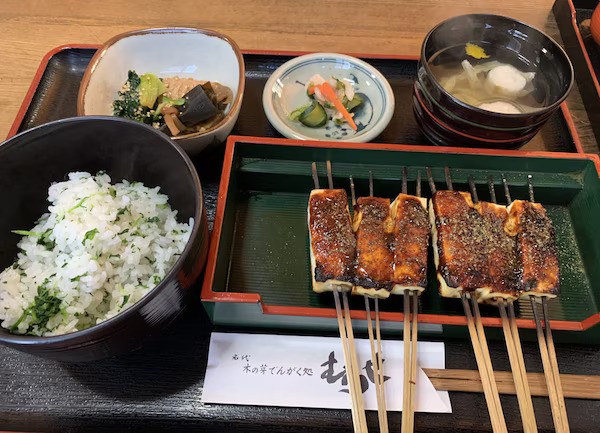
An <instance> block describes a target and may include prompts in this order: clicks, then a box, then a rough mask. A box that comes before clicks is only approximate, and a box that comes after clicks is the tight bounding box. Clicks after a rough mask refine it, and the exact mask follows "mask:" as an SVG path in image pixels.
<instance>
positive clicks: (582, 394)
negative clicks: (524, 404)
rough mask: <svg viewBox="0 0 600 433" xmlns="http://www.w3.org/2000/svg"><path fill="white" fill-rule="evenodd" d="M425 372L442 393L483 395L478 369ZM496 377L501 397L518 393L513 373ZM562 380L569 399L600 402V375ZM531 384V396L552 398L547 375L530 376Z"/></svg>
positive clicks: (432, 370)
mask: <svg viewBox="0 0 600 433" xmlns="http://www.w3.org/2000/svg"><path fill="white" fill-rule="evenodd" d="M423 371H424V372H425V374H426V375H427V377H428V378H429V380H431V383H432V384H433V386H434V387H435V389H437V390H438V391H457V392H483V385H482V383H481V376H480V374H479V371H477V370H454V369H448V370H444V369H435V368H424V369H423ZM494 377H495V378H496V385H497V387H498V392H500V394H507V395H515V394H516V389H515V384H514V380H513V376H512V373H511V372H509V371H495V372H494ZM560 379H561V382H562V384H563V391H564V395H565V397H567V398H579V399H586V400H600V376H586V375H579V374H561V375H560ZM527 383H528V384H529V389H530V391H531V395H533V396H535V397H548V387H547V384H546V378H545V376H544V374H543V373H527Z"/></svg>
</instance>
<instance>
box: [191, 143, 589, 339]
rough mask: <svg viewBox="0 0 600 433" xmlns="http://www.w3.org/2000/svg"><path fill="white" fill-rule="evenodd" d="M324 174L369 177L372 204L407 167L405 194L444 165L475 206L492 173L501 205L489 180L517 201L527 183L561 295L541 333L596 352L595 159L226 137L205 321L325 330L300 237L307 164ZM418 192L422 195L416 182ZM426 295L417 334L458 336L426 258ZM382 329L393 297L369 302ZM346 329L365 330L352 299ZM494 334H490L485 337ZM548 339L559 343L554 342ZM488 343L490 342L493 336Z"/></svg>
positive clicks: (329, 307)
mask: <svg viewBox="0 0 600 433" xmlns="http://www.w3.org/2000/svg"><path fill="white" fill-rule="evenodd" d="M327 160H331V162H332V165H333V177H334V179H333V180H334V184H335V186H336V187H338V188H346V189H347V190H349V176H350V175H352V176H353V177H354V181H355V184H356V189H357V195H359V196H360V195H366V194H368V177H369V171H372V172H373V176H374V190H375V195H376V196H381V197H388V198H390V199H393V198H394V197H395V196H396V195H397V194H398V192H399V191H400V187H401V181H400V177H401V173H402V167H403V166H406V167H407V168H408V179H409V182H408V188H409V192H411V191H412V192H414V190H415V181H416V177H417V171H418V170H420V171H421V173H422V175H423V178H424V179H425V176H424V175H425V167H431V169H432V173H433V177H434V180H435V181H436V183H437V185H438V187H440V188H442V187H443V186H444V171H443V170H444V167H445V166H448V167H450V168H451V172H452V178H453V181H454V188H455V189H461V190H465V191H468V184H467V178H468V176H469V175H471V176H473V177H474V179H475V182H476V184H477V189H478V195H479V198H480V199H481V200H489V192H488V186H487V181H488V178H489V176H493V178H494V179H495V183H496V191H497V196H498V197H503V194H502V188H501V182H500V179H501V174H504V175H505V176H506V178H507V180H508V184H509V186H510V192H511V195H512V198H513V199H517V198H521V199H526V198H527V197H528V193H527V175H528V174H531V175H532V176H533V185H534V188H535V196H536V201H538V202H540V203H543V204H544V205H545V207H546V208H547V210H548V213H549V216H550V217H551V219H552V220H553V223H554V225H555V228H556V232H557V244H558V250H559V261H560V267H561V269H560V272H561V288H562V292H561V295H560V297H559V298H557V299H554V300H551V301H550V302H549V306H550V317H551V319H552V322H551V323H552V327H553V329H555V330H562V331H583V332H578V333H573V332H571V333H568V339H569V341H577V340H579V341H585V342H587V343H589V342H590V341H597V342H598V343H600V331H599V330H600V327H596V328H595V327H594V325H596V324H597V323H598V322H600V312H599V310H598V301H599V300H600V230H599V229H598V223H599V222H600V181H599V177H598V173H599V170H600V160H599V159H598V157H597V156H596V155H583V154H566V153H555V152H554V153H548V152H524V151H495V150H473V149H462V148H434V147H424V146H403V145H382V144H342V143H339V142H329V143H328V142H308V141H304V142H302V141H295V140H286V139H273V138H264V137H263V138H259V137H236V136H232V137H230V138H229V140H228V142H227V149H226V155H225V162H224V166H223V172H222V175H221V184H220V190H219V196H218V205H217V213H216V216H215V224H214V231H213V235H212V240H211V246H210V252H209V258H208V263H207V270H206V274H205V278H204V284H203V288H202V301H203V303H204V306H205V308H206V310H207V312H208V314H209V316H210V318H211V320H212V321H213V322H214V323H215V324H219V325H230V326H250V327H269V328H279V329H281V328H287V329H298V330H304V331H325V330H334V329H337V321H336V314H335V308H334V303H333V297H332V296H331V294H328V293H325V294H320V295H319V294H316V293H313V291H312V289H311V281H310V263H309V243H308V228H307V222H306V221H307V213H306V212H307V210H306V208H307V203H308V196H309V193H310V191H311V189H312V188H313V181H312V177H311V163H312V162H313V161H315V162H317V165H318V167H319V174H320V175H321V176H322V178H321V179H322V180H321V181H322V185H325V184H326V183H325V182H326V180H325V161H327ZM422 190H423V195H424V196H426V197H429V196H430V191H429V187H428V186H427V183H426V181H424V182H423V184H422ZM429 281H430V282H429V286H428V287H427V290H426V291H425V292H424V293H423V295H422V296H421V299H420V303H419V326H420V332H424V333H426V334H429V335H431V336H435V335H439V336H442V335H443V336H452V335H459V334H460V335H463V330H462V328H463V325H466V319H465V316H464V312H463V310H462V305H461V303H460V301H459V300H457V299H444V298H441V297H440V296H439V294H438V289H437V281H436V280H435V272H434V268H433V261H432V260H430V264H429ZM380 305H381V311H382V313H381V319H382V321H383V322H382V328H383V329H384V330H387V331H391V332H396V331H400V330H401V328H402V323H401V322H402V320H403V313H402V307H403V304H402V300H401V298H399V297H394V296H392V297H390V298H389V299H388V300H385V301H382V302H380ZM351 309H352V318H353V319H355V325H354V326H355V328H356V329H357V330H361V329H363V328H364V327H365V326H366V321H365V319H366V313H365V311H364V301H363V299H362V297H360V298H359V299H358V298H357V299H351ZM482 314H483V316H484V318H483V323H484V325H486V326H489V327H496V328H498V327H500V326H501V322H500V319H499V315H498V310H497V308H495V307H482ZM517 318H518V320H517V322H518V325H519V327H521V328H530V329H531V328H534V327H535V323H534V321H533V315H532V311H531V307H530V305H529V302H528V301H527V302H526V301H520V302H519V304H518V306H517ZM492 334H494V332H492ZM558 334H559V336H558V338H559V340H561V339H562V340H564V339H565V338H566V337H565V335H560V334H561V333H560V332H559V333H558ZM498 335H500V334H499V333H498Z"/></svg>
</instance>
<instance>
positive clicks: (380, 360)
mask: <svg viewBox="0 0 600 433" xmlns="http://www.w3.org/2000/svg"><path fill="white" fill-rule="evenodd" d="M375 335H376V336H377V367H378V370H379V383H380V384H381V388H380V391H381V404H382V407H383V410H384V414H385V422H384V424H385V426H386V428H388V418H387V404H386V401H385V374H384V372H383V350H382V349H381V326H380V323H379V299H377V298H375Z"/></svg>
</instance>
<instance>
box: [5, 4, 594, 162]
mask: <svg viewBox="0 0 600 433" xmlns="http://www.w3.org/2000/svg"><path fill="white" fill-rule="evenodd" d="M568 1H569V3H571V0H568ZM571 6H572V3H571ZM578 36H579V35H578ZM579 37H580V36H579ZM101 46H102V45H100V44H65V45H59V46H58V47H55V48H53V49H51V50H50V51H48V52H47V53H46V55H44V57H43V58H42V60H41V61H40V64H39V66H38V68H37V70H36V72H35V75H34V76H33V80H32V81H31V84H30V85H29V89H28V90H27V93H26V94H25V97H24V98H23V102H22V103H21V106H20V107H19V111H18V112H17V115H16V117H15V120H14V121H13V123H12V125H11V127H10V129H9V131H8V135H7V136H6V138H7V139H8V138H11V137H13V136H14V135H16V134H17V132H18V130H19V127H20V126H21V124H22V123H23V119H24V118H25V114H26V113H27V110H28V109H29V106H30V105H31V101H32V99H33V96H34V95H35V92H36V91H37V88H38V86H39V84H40V82H41V79H42V76H43V74H44V71H45V70H46V68H47V67H48V62H49V61H50V59H51V58H52V57H53V56H54V55H56V54H58V53H59V52H61V51H64V50H69V49H99V48H100V47H101ZM584 51H585V50H584ZM309 53H310V52H309V51H285V50H242V54H257V55H272V56H292V57H296V56H301V55H304V54H309ZM345 54H348V55H351V56H354V57H358V58H362V59H389V60H413V61H418V60H419V56H417V55H412V54H368V53H345ZM586 58H587V54H586ZM588 64H589V59H588ZM594 78H595V76H594ZM595 83H596V85H597V84H598V83H597V81H595ZM560 109H561V111H562V114H563V116H564V118H565V122H566V123H567V129H568V130H569V134H570V135H571V138H572V139H573V144H574V145H575V150H576V151H577V153H584V151H583V146H582V145H581V140H580V138H579V133H578V132H577V128H576V127H575V123H574V121H573V117H572V116H571V112H570V111H569V107H568V106H567V103H566V101H565V102H563V103H561V104H560Z"/></svg>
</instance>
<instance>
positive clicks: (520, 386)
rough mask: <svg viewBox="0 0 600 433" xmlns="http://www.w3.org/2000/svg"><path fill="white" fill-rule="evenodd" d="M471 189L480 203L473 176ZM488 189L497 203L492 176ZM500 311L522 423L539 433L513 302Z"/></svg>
mask: <svg viewBox="0 0 600 433" xmlns="http://www.w3.org/2000/svg"><path fill="white" fill-rule="evenodd" d="M469 187H470V189H471V195H472V196H473V201H474V202H476V203H477V202H478V201H479V200H478V197H477V189H476V187H475V181H474V180H473V177H472V176H469ZM488 189H489V191H490V197H491V202H492V203H496V192H495V188H494V179H493V177H491V176H490V178H489V180H488ZM509 305H510V307H509V308H510V310H511V311H512V313H513V315H512V316H511V317H512V318H513V320H512V321H511V320H509V317H508V314H507V312H506V309H507V307H508V306H509ZM498 309H499V311H500V317H501V318H502V329H503V330H504V340H505V342H506V350H507V351H508V358H509V361H510V368H511V370H512V374H513V380H514V383H515V389H516V391H517V400H518V402H519V411H520V414H521V421H522V422H523V430H524V432H525V433H537V431H538V430H537V423H536V420H535V412H534V410H533V402H532V400H531V392H530V390H529V384H528V383H527V371H526V370H525V362H524V361H523V351H522V349H521V341H520V339H519V331H518V328H516V321H514V306H513V302H512V301H510V302H507V301H505V300H499V302H498ZM511 322H514V323H511Z"/></svg>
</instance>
